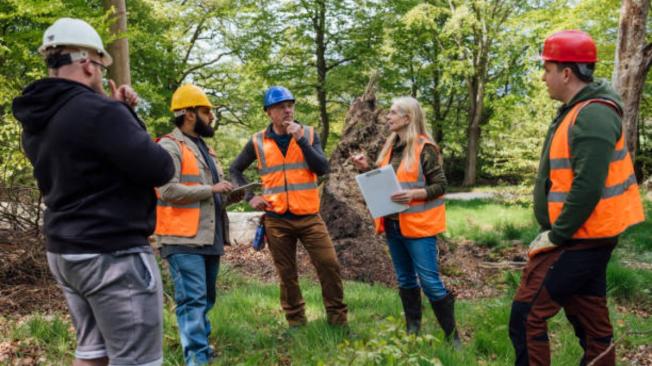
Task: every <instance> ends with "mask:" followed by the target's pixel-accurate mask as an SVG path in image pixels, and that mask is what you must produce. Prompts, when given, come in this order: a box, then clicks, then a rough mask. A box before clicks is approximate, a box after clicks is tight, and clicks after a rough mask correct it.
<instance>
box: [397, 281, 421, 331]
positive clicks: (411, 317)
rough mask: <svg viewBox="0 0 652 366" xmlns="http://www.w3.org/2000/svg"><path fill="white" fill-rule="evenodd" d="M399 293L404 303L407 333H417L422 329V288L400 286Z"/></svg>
mask: <svg viewBox="0 0 652 366" xmlns="http://www.w3.org/2000/svg"><path fill="white" fill-rule="evenodd" d="M398 293H399V295H401V302H402V303H403V312H404V313H405V325H406V331H407V334H414V335H417V334H419V330H420V329H421V289H420V288H419V287H417V288H399V289H398Z"/></svg>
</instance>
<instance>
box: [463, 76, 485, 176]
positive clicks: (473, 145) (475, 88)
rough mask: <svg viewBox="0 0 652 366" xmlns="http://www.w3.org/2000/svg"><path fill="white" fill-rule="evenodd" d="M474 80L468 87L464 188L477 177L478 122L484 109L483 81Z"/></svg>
mask: <svg viewBox="0 0 652 366" xmlns="http://www.w3.org/2000/svg"><path fill="white" fill-rule="evenodd" d="M480 79H481V78H476V80H474V81H473V82H472V83H471V84H472V85H471V86H470V88H469V89H470V93H469V95H470V96H471V110H470V113H469V124H468V127H467V130H466V137H467V145H466V160H465V162H464V181H463V182H462V185H463V186H464V187H469V186H473V185H475V183H476V180H477V177H478V153H479V152H480V122H481V120H482V110H483V109H484V101H483V99H484V80H480Z"/></svg>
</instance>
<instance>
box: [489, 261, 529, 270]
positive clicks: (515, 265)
mask: <svg viewBox="0 0 652 366" xmlns="http://www.w3.org/2000/svg"><path fill="white" fill-rule="evenodd" d="M526 264H527V262H513V261H502V262H482V263H480V264H479V267H481V268H489V269H520V268H523V267H525V265H526Z"/></svg>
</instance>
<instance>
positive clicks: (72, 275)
mask: <svg viewBox="0 0 652 366" xmlns="http://www.w3.org/2000/svg"><path fill="white" fill-rule="evenodd" d="M39 53H41V55H43V57H44V58H45V61H46V64H47V67H48V74H49V77H47V78H44V79H41V80H37V81H35V82H33V83H31V84H30V85H28V86H27V87H26V88H25V90H23V94H22V95H21V96H19V97H17V98H16V99H14V102H13V113H14V116H16V119H17V120H18V121H19V122H20V123H21V125H22V127H23V133H22V142H23V147H24V150H25V154H26V155H27V157H28V158H29V160H30V161H31V163H32V165H33V166H34V176H35V178H36V181H37V183H38V186H39V189H40V190H41V192H42V193H43V197H44V201H45V205H46V210H45V219H44V231H45V236H46V248H47V258H48V264H49V266H50V270H51V272H52V274H53V275H54V277H55V279H56V280H57V282H58V283H59V285H60V286H61V288H62V289H63V292H64V296H65V298H66V301H67V303H68V307H69V310H70V314H71V317H72V321H73V324H74V326H75V329H76V333H77V349H76V351H75V360H74V362H73V365H75V366H85V365H93V366H94V365H115V366H118V365H130V366H134V365H143V366H156V365H161V364H162V363H163V355H162V338H163V336H162V334H163V298H162V296H163V292H162V286H161V278H160V274H159V271H158V267H157V264H156V261H155V259H154V256H153V254H152V250H151V248H150V246H149V242H148V237H149V236H150V235H151V234H152V232H153V231H154V225H155V209H156V196H155V193H154V187H157V186H161V185H163V184H165V183H167V182H168V181H169V180H170V179H171V178H172V176H173V174H174V165H173V163H172V159H171V158H170V155H169V154H168V153H167V152H166V151H165V150H164V149H163V148H161V147H160V146H159V145H157V144H156V143H154V142H153V141H152V139H151V137H150V136H149V134H148V133H147V130H146V129H145V125H144V124H143V122H142V121H141V120H140V119H139V118H138V116H137V115H136V113H135V112H134V111H133V109H132V108H133V107H134V106H135V104H136V103H137V101H138V97H137V95H136V93H135V92H134V91H133V90H132V89H131V88H130V87H129V86H126V85H123V86H120V87H116V85H115V83H113V82H112V81H110V82H109V84H110V86H111V96H106V95H105V93H104V91H103V89H102V78H103V73H104V70H105V69H106V67H107V66H109V65H110V64H111V62H112V59H111V56H110V55H109V54H108V52H106V50H105V49H104V46H103V44H102V40H101V38H100V36H99V35H98V34H97V32H96V31H95V29H93V27H91V26H90V25H89V24H88V23H86V22H84V21H83V20H79V19H71V18H61V19H59V20H57V21H56V22H55V23H54V24H53V25H52V26H51V27H49V28H48V29H47V30H46V31H45V34H44V35H43V44H42V45H41V47H40V48H39Z"/></svg>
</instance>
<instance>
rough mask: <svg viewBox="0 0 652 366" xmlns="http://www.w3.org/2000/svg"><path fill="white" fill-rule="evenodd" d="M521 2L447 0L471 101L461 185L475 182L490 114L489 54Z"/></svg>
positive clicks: (449, 28) (449, 26)
mask: <svg viewBox="0 0 652 366" xmlns="http://www.w3.org/2000/svg"><path fill="white" fill-rule="evenodd" d="M523 5H524V1H522V0H473V1H456V0H449V6H450V10H451V13H452V16H451V18H450V20H449V21H448V22H447V25H446V27H447V32H448V34H449V35H450V36H451V38H452V39H453V40H454V41H455V43H456V48H457V49H456V50H455V52H456V53H457V57H456V59H457V61H458V62H459V63H462V64H463V65H465V66H466V70H465V71H464V76H465V79H466V87H467V90H468V94H469V101H470V106H469V113H468V123H467V128H466V137H467V147H466V159H465V163H464V180H463V182H462V185H464V186H472V185H474V184H475V183H476V179H477V176H478V154H479V151H480V134H481V125H482V124H483V123H485V122H486V121H487V120H488V117H489V115H488V114H487V110H485V94H486V86H487V81H488V79H489V76H490V74H489V71H490V66H491V65H490V55H491V53H492V52H493V50H494V47H495V46H496V43H497V42H499V40H500V38H501V37H504V36H505V35H506V34H507V33H508V31H507V30H506V29H504V27H503V24H504V23H505V22H506V21H507V18H508V17H509V16H510V15H513V14H514V13H515V12H517V11H519V10H520V9H521V8H522V6H523Z"/></svg>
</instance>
